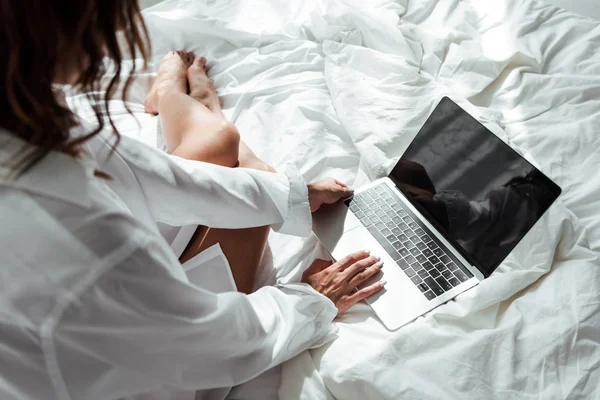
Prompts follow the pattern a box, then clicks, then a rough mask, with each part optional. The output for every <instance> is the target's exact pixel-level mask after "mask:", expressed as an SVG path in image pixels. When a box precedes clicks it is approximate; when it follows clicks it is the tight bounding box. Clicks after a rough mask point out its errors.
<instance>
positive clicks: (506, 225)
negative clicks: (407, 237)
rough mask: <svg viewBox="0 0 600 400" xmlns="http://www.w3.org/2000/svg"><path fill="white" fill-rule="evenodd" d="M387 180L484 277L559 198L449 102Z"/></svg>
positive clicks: (536, 173)
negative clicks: (392, 183) (397, 188)
mask: <svg viewBox="0 0 600 400" xmlns="http://www.w3.org/2000/svg"><path fill="white" fill-rule="evenodd" d="M390 179H392V180H393V181H394V183H395V184H396V185H397V186H398V187H399V188H400V189H401V190H402V191H403V192H404V194H405V195H406V196H407V197H408V199H409V200H410V201H411V202H412V203H413V204H414V205H415V206H417V208H418V209H419V210H420V211H421V212H422V213H423V215H424V216H425V217H426V218H427V219H428V220H429V221H430V222H431V223H432V224H433V225H434V226H436V227H437V228H438V230H439V231H440V233H442V234H443V235H444V236H445V237H446V238H447V239H448V240H449V241H450V242H452V243H453V244H454V245H455V246H456V247H457V249H459V250H462V251H461V252H462V253H463V255H464V256H465V257H466V258H467V259H468V260H469V261H470V262H471V263H473V264H474V265H475V266H476V267H478V268H479V269H480V270H481V272H482V273H483V274H484V275H485V276H489V274H491V273H492V272H493V270H494V269H495V268H496V267H497V266H498V265H499V264H500V263H501V262H502V260H504V258H505V257H506V256H507V255H508V253H510V251H511V250H512V249H513V247H514V246H516V244H517V243H518V242H519V241H520V240H521V238H522V237H523V236H524V235H525V234H526V233H527V231H529V229H530V228H531V227H532V226H533V225H534V224H535V222H536V221H537V220H538V219H539V218H540V217H541V216H542V214H543V213H544V212H545V211H546V210H547V209H548V207H549V206H550V204H552V202H553V201H554V200H555V199H556V197H558V195H559V194H560V188H559V187H558V186H557V185H556V184H554V183H553V182H552V181H551V180H550V179H549V178H547V177H546V176H545V175H543V174H542V173H541V172H540V171H539V170H537V169H536V168H535V167H533V166H532V165H531V164H530V163H529V162H527V161H526V160H525V159H524V158H523V157H521V156H520V155H519V154H517V153H516V152H515V151H514V150H512V149H511V148H510V147H509V146H507V145H506V144H505V143H504V142H502V141H501V140H500V139H498V138H497V137H496V136H495V135H494V134H493V133H491V132H490V131H489V130H488V129H487V128H485V127H484V126H483V125H482V124H480V123H479V122H478V121H476V120H475V119H474V118H472V117H471V116H470V115H469V114H468V113H467V112H465V111H464V110H462V109H461V108H460V107H459V106H457V105H456V104H455V103H454V102H452V101H451V100H450V99H448V98H443V99H442V101H441V102H440V104H439V105H438V106H437V108H436V109H435V110H434V112H433V113H432V115H431V116H430V117H429V119H428V120H427V122H426V123H425V125H424V126H423V128H421V130H420V131H419V133H418V134H417V136H416V137H415V139H414V141H413V142H412V143H411V144H410V146H409V147H408V149H407V150H406V152H405V153H404V155H403V156H402V158H401V159H400V161H399V162H398V164H397V165H396V166H395V167H394V170H393V171H392V173H391V174H390Z"/></svg>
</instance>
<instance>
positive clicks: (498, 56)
mask: <svg viewBox="0 0 600 400" xmlns="http://www.w3.org/2000/svg"><path fill="white" fill-rule="evenodd" d="M472 7H473V12H474V13H475V14H476V15H477V16H478V19H479V20H480V21H481V22H482V23H483V25H485V26H490V27H491V28H489V29H488V30H486V31H483V32H482V33H481V49H482V50H483V54H484V55H485V56H486V57H488V58H490V59H492V60H503V59H506V58H508V57H510V56H511V55H512V54H513V53H514V50H515V42H514V40H513V39H512V38H513V37H514V35H513V34H511V33H510V32H509V29H510V26H509V25H507V24H503V23H502V22H503V21H504V20H505V19H506V14H507V13H506V9H505V7H506V5H505V4H504V3H502V2H496V1H491V2H490V1H478V2H473V4H472Z"/></svg>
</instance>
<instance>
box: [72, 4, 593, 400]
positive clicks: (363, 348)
mask: <svg viewBox="0 0 600 400" xmlns="http://www.w3.org/2000/svg"><path fill="white" fill-rule="evenodd" d="M144 16H145V19H146V21H147V23H148V26H149V29H150V32H151V36H152V42H153V54H154V55H155V57H154V59H153V65H157V64H158V60H160V57H161V56H162V55H163V54H164V53H166V52H167V51H169V50H172V49H178V48H186V49H192V50H195V51H196V53H197V54H203V55H205V56H206V57H207V58H208V60H209V63H208V65H209V67H210V71H209V75H210V76H211V78H212V79H213V80H214V82H215V85H216V87H217V88H218V92H219V96H220V98H221V100H222V103H223V107H224V111H225V114H226V116H227V117H228V118H229V119H230V120H232V121H233V122H235V124H236V125H237V126H238V128H239V130H240V132H241V134H242V138H243V139H244V140H245V141H246V142H247V143H248V144H249V145H250V146H251V147H252V148H253V149H255V151H256V153H257V154H258V155H259V156H260V157H262V158H263V159H264V160H266V161H267V162H269V163H270V164H271V165H273V166H275V167H276V168H277V167H279V166H283V165H284V164H285V163H286V162H293V163H295V164H296V165H297V166H298V167H299V169H300V170H301V171H302V173H303V175H304V177H305V179H306V180H307V181H310V180H315V179H318V178H324V177H327V176H335V177H337V178H338V179H340V180H343V181H346V182H348V183H350V184H352V185H355V186H359V185H361V184H364V183H366V182H368V181H370V180H373V179H376V178H379V177H381V176H385V175H386V174H387V172H388V171H389V170H390V169H391V167H392V166H393V165H394V163H395V160H396V159H397V158H398V156H399V155H400V154H401V153H402V151H403V150H404V149H405V148H406V146H407V145H408V143H410V140H411V139H412V138H413V137H414V135H416V133H417V131H418V129H419V128H420V126H421V125H422V124H423V122H424V121H425V119H426V118H427V116H428V115H429V113H430V112H431V111H432V110H433V108H434V106H435V105H436V104H437V102H438V101H439V99H440V98H441V97H442V96H444V95H448V96H450V97H451V98H452V99H454V100H455V101H456V102H458V103H459V104H460V105H461V106H463V107H464V108H466V109H467V110H468V111H469V112H471V113H472V114H473V115H474V116H476V117H477V118H478V119H479V120H480V121H482V122H483V123H484V124H485V125H486V126H488V127H489V128H490V129H492V130H493V131H494V132H495V133H496V134H498V135H499V136H500V137H501V138H503V139H504V140H505V141H507V142H508V143H510V144H511V146H513V148H515V149H517V150H518V151H520V152H521V153H523V154H524V155H526V156H527V157H528V158H529V159H531V160H532V162H534V163H535V164H536V165H537V166H539V167H540V168H541V169H542V170H543V171H544V172H545V173H546V174H548V175H549V176H551V177H552V178H553V180H555V182H557V183H558V184H559V185H560V186H561V187H562V189H563V194H562V195H561V197H560V198H559V200H558V201H557V202H556V203H555V204H554V205H553V206H552V208H551V209H550V210H549V211H548V212H547V213H546V214H545V215H544V217H543V218H542V219H541V220H540V221H539V223H538V224H537V225H536V226H535V227H534V229H533V230H532V231H531V232H530V233H529V234H528V235H527V236H526V237H525V239H524V240H523V241H522V242H521V243H520V244H519V245H518V246H517V248H516V249H515V250H514V251H513V252H512V253H511V255H510V256H509V257H508V258H507V259H506V260H505V262H504V263H503V264H502V265H501V266H500V267H499V268H498V270H497V271H496V272H495V273H494V274H493V275H492V276H491V277H490V278H489V279H486V280H485V281H484V282H482V283H481V284H480V285H478V286H477V287H475V288H474V289H472V290H469V291H467V292H465V293H463V294H461V295H459V296H458V297H457V298H456V299H455V300H453V301H451V302H449V303H447V304H445V305H443V306H441V307H439V308H437V309H435V310H434V311H432V312H430V313H428V314H426V315H425V316H423V317H420V318H418V319H417V320H416V321H414V322H412V323H411V324H409V325H407V326H405V327H403V328H401V329H399V330H397V331H394V332H390V331H388V330H386V329H385V328H384V327H383V326H382V325H381V323H380V322H379V321H378V320H377V318H376V317H375V315H374V314H373V312H372V311H371V309H370V308H369V307H368V306H367V305H366V304H364V303H363V304H359V305H357V306H355V307H354V308H352V309H351V310H350V311H349V312H348V313H346V314H345V315H344V316H342V317H341V318H339V319H338V320H337V321H336V324H337V326H338V328H339V337H338V339H337V340H335V341H333V342H331V343H329V344H327V345H325V346H323V347H321V348H318V349H313V350H310V351H306V352H304V353H302V354H300V355H298V356H297V357H295V358H293V359H291V360H290V361H288V362H287V363H285V364H284V365H283V368H282V380H281V386H280V388H279V396H280V398H282V399H399V398H407V399H464V398H473V399H479V398H486V399H513V398H514V399H563V398H565V399H566V398H569V399H600V50H598V49H599V48H600V24H599V22H598V21H595V20H592V19H588V18H586V17H584V16H579V15H577V14H574V13H570V12H567V11H564V10H562V9H559V8H557V7H554V6H550V5H547V4H546V3H541V2H538V1H534V0H496V1H489V0H465V1H451V0H442V1H439V0H419V1H416V0H415V1H412V0H396V1H393V0H372V1H368V2H365V1H359V0H343V1H331V2H329V1H324V0H306V1H301V0H297V1H282V0H260V1H258V0H230V1H214V0H201V1H191V0H187V1H186V0H169V1H165V2H162V3H160V4H158V5H156V6H153V7H151V8H148V9H147V10H145V11H144ZM166 33H168V34H166ZM153 78H154V74H153V73H142V72H140V73H139V74H138V77H137V80H136V83H135V85H134V88H133V90H132V92H131V95H130V98H129V101H128V103H127V105H128V106H129V108H130V109H131V110H132V111H133V114H134V115H133V117H132V116H130V115H129V114H128V113H127V112H126V111H125V107H124V106H125V104H123V103H122V102H121V101H117V100H115V101H112V103H111V108H112V109H113V110H114V112H115V114H116V115H117V125H118V126H119V128H120V129H121V131H122V132H123V133H125V134H129V135H132V136H135V137H137V138H138V139H140V140H141V141H143V142H145V143H148V144H150V145H153V146H160V138H159V137H158V136H157V131H156V125H157V121H156V118H155V117H152V116H150V115H148V114H145V113H144V112H143V105H142V104H143V96H144V93H145V92H146V91H147V89H148V88H149V87H150V85H151V84H152V82H153ZM69 101H70V104H71V105H72V106H73V107H75V108H77V109H78V112H79V113H80V114H81V115H82V117H84V118H89V117H90V116H91V114H90V112H89V109H87V108H86V104H85V101H84V99H83V97H82V96H72V97H70V98H69ZM139 127H141V129H140V128H139ZM269 241H270V247H271V249H272V260H271V262H270V263H269V264H268V265H267V266H265V268H264V269H263V271H262V272H261V282H263V283H267V282H272V281H274V280H275V279H277V280H279V281H282V282H286V281H291V280H295V279H298V278H299V276H300V275H301V272H302V270H303V269H304V268H305V267H306V266H307V264H309V262H310V260H311V259H312V258H314V257H319V256H320V257H322V256H323V255H324V253H323V250H322V249H321V248H320V247H319V245H318V242H317V240H316V239H315V237H314V236H313V237H310V238H304V239H302V238H294V237H289V236H285V235H279V234H276V233H273V234H272V235H271V237H270V239H269Z"/></svg>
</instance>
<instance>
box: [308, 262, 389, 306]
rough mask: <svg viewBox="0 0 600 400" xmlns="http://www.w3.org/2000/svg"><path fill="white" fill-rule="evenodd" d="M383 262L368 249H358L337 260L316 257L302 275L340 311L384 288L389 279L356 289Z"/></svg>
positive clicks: (377, 270) (374, 272)
mask: <svg viewBox="0 0 600 400" xmlns="http://www.w3.org/2000/svg"><path fill="white" fill-rule="evenodd" d="M382 266H383V262H382V261H380V258H379V257H374V256H369V253H368V252H367V251H359V252H357V253H353V254H350V255H349V256H347V257H345V258H343V259H342V260H340V261H338V262H336V263H332V262H331V261H325V260H315V261H314V262H313V263H312V265H311V266H310V267H309V268H308V269H307V270H306V271H305V272H304V274H303V275H302V282H304V283H308V284H309V285H310V286H312V287H313V288H314V289H315V290H316V291H317V292H319V293H321V294H322V295H324V296H326V297H328V298H329V299H330V300H331V301H333V303H334V304H335V306H336V307H337V309H338V315H340V314H341V313H343V312H344V311H346V310H347V309H348V308H350V307H352V306H353V305H354V304H356V303H358V302H359V301H361V300H363V299H366V298H367V297H369V296H371V295H373V294H375V293H377V292H379V291H380V290H381V289H383V286H384V285H385V284H386V282H385V281H379V282H377V283H374V284H372V285H369V286H367V287H365V288H363V289H360V290H358V291H356V292H355V291H354V289H356V287H357V286H358V285H360V284H361V283H363V282H365V281H366V280H367V279H369V278H370V277H372V276H373V275H375V274H376V273H377V272H379V271H380V270H381V267H382Z"/></svg>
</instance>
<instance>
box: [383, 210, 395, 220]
mask: <svg viewBox="0 0 600 400" xmlns="http://www.w3.org/2000/svg"><path fill="white" fill-rule="evenodd" d="M385 215H387V216H388V217H390V218H392V219H393V218H396V217H397V216H398V215H396V213H395V212H394V210H389V211H386V212H385Z"/></svg>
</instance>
